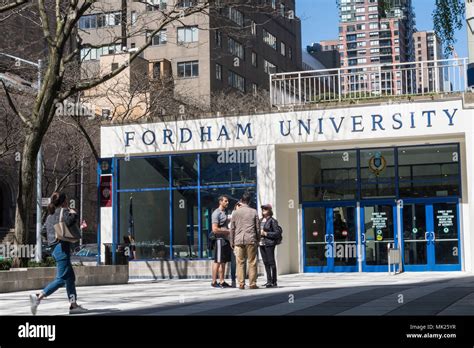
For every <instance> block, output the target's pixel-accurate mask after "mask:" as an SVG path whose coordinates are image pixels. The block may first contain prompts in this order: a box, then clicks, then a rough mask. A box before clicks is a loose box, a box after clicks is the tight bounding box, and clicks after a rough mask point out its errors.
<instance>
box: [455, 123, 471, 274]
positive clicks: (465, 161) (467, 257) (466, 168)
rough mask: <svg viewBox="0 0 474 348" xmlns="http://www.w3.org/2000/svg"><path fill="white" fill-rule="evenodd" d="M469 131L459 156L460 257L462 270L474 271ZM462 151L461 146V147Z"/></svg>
mask: <svg viewBox="0 0 474 348" xmlns="http://www.w3.org/2000/svg"><path fill="white" fill-rule="evenodd" d="M471 134H472V133H470V132H467V133H466V138H465V144H466V146H465V153H464V154H463V156H461V161H462V162H461V165H462V166H461V175H462V187H463V192H462V194H463V199H462V204H461V209H462V211H461V214H460V215H461V217H462V224H461V225H460V227H461V228H460V236H459V238H460V241H461V243H462V244H461V257H462V260H463V261H464V262H463V264H464V270H465V271H467V272H474V259H473V254H472V252H473V251H474V238H473V237H472V234H473V231H472V219H473V217H474V187H473V183H472V182H471V180H472V179H471V178H472V175H473V173H474V157H473V156H474V141H473V140H472V137H471ZM461 151H462V147H461Z"/></svg>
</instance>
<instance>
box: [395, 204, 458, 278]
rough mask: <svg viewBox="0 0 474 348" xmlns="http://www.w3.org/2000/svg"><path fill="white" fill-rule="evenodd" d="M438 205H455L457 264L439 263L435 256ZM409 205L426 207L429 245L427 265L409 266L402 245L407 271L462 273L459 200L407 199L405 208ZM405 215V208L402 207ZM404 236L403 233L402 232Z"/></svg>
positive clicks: (426, 234) (427, 240)
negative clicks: (435, 206)
mask: <svg viewBox="0 0 474 348" xmlns="http://www.w3.org/2000/svg"><path fill="white" fill-rule="evenodd" d="M437 203H446V204H454V205H455V207H456V213H455V214H456V219H457V224H456V233H457V252H458V263H455V264H440V263H437V260H436V255H435V242H436V238H435V232H434V229H435V226H434V222H435V219H434V208H433V206H434V205H435V204H437ZM409 204H420V205H425V209H426V210H425V212H426V233H425V239H426V243H427V248H426V250H427V263H426V264H422V265H407V264H405V257H406V255H405V243H402V260H403V264H404V269H405V271H409V272H417V271H418V272H420V271H421V272H423V271H460V270H461V269H462V266H461V260H462V255H461V239H460V229H461V219H460V208H461V207H460V203H459V199H458V198H455V197H453V198H423V199H406V200H404V204H403V205H404V206H405V205H409ZM401 210H402V214H403V207H402V209H401ZM401 221H402V231H403V219H401ZM402 234H403V232H402Z"/></svg>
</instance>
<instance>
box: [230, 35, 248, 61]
mask: <svg viewBox="0 0 474 348" xmlns="http://www.w3.org/2000/svg"><path fill="white" fill-rule="evenodd" d="M228 46H229V47H228V48H229V53H230V54H233V55H234V56H236V57H239V58H240V59H244V46H242V44H241V43H240V42H238V41H236V40H234V39H233V38H231V37H229V40H228Z"/></svg>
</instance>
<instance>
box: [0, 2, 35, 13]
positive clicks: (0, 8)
mask: <svg viewBox="0 0 474 348" xmlns="http://www.w3.org/2000/svg"><path fill="white" fill-rule="evenodd" d="M28 2H29V0H16V1H14V2H12V3H9V4H7V5H2V6H0V13H2V12H7V11H10V10H13V9H14V8H17V7H19V6H21V5H23V4H26V3H28Z"/></svg>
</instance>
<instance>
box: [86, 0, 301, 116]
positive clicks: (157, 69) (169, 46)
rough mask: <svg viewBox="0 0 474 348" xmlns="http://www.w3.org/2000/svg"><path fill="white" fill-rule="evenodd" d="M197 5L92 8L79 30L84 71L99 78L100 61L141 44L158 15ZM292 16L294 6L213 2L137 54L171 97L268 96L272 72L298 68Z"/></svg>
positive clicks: (288, 0) (284, 1) (104, 4)
mask: <svg viewBox="0 0 474 348" xmlns="http://www.w3.org/2000/svg"><path fill="white" fill-rule="evenodd" d="M229 3H232V4H233V6H227V5H226V4H229ZM194 5H195V2H194V1H182V0H179V1H174V0H167V1H164V0H161V1H158V0H155V1H153V4H151V5H146V4H144V3H139V2H135V1H121V2H120V1H99V2H97V3H96V4H95V5H94V9H93V10H91V12H90V13H88V14H87V15H86V16H84V17H83V18H81V21H80V23H79V28H80V30H79V35H80V37H81V39H82V49H81V59H82V61H83V66H85V67H87V69H88V70H89V71H97V69H99V67H100V65H101V63H100V60H101V59H100V58H101V57H102V56H107V55H116V54H117V53H121V54H123V53H124V52H125V51H130V50H132V51H133V49H135V48H138V47H140V46H141V45H143V44H145V41H146V38H147V35H149V33H150V32H152V31H153V30H156V29H157V25H158V23H159V18H160V17H161V16H162V15H163V13H167V11H168V12H169V11H172V10H180V9H186V8H188V7H190V6H194ZM294 13H295V1H294V0H279V1H275V0H273V1H260V2H259V3H258V4H253V3H252V4H251V3H249V2H247V1H232V2H229V1H220V2H218V3H212V5H211V6H210V8H209V9H207V10H206V13H205V14H203V13H196V14H192V15H190V16H188V17H185V18H182V19H181V20H180V21H179V22H178V21H175V22H173V23H171V24H169V25H168V26H167V27H165V28H164V29H163V30H162V31H161V32H160V33H159V34H158V35H156V36H155V37H154V38H153V42H152V45H151V46H150V47H148V48H147V49H146V50H145V51H144V53H143V55H142V59H143V60H144V61H145V62H147V64H149V68H148V69H145V70H148V78H149V79H156V78H163V77H164V75H166V77H168V78H170V79H171V80H172V82H171V83H172V84H173V88H172V89H173V90H174V95H175V96H177V95H179V96H185V97H186V98H188V99H189V98H194V99H195V100H198V101H199V102H201V103H203V104H204V105H211V102H212V100H211V99H212V98H211V96H213V95H216V94H218V93H220V92H221V91H226V90H229V89H230V90H234V91H240V92H242V93H247V94H248V93H258V92H259V91H262V90H268V88H269V74H270V73H273V72H285V71H296V70H300V69H301V66H302V58H301V23H300V20H299V19H298V18H297V17H296V16H295V15H294ZM118 38H121V39H118ZM91 46H93V47H91ZM102 65H103V64H102ZM95 92H97V91H95ZM151 92H152V91H151ZM93 93H94V92H93ZM99 97H100V96H99ZM96 101H97V100H96ZM96 104H97V103H96ZM99 104H100V102H99ZM102 107H103V108H107V107H108V106H107V105H102ZM107 112H108V111H107Z"/></svg>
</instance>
